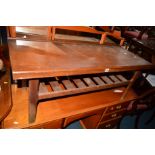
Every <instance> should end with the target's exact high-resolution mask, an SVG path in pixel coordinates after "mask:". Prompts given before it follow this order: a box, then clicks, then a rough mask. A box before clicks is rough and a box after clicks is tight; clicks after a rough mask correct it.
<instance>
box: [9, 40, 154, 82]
mask: <svg viewBox="0 0 155 155" xmlns="http://www.w3.org/2000/svg"><path fill="white" fill-rule="evenodd" d="M9 51H10V59H11V66H12V72H13V79H14V80H15V79H31V78H44V77H50V76H66V75H74V74H86V73H88V74H89V73H90V74H91V73H101V72H113V71H116V72H117V71H131V70H143V69H151V68H154V66H153V65H152V64H151V63H149V62H147V61H146V60H144V59H142V58H140V57H138V56H136V55H134V54H133V53H130V52H129V51H127V50H125V49H123V48H121V47H118V46H107V45H98V44H90V43H89V44H88V43H80V44H79V43H77V42H71V43H69V42H60V41H54V42H38V41H24V40H10V41H9Z"/></svg>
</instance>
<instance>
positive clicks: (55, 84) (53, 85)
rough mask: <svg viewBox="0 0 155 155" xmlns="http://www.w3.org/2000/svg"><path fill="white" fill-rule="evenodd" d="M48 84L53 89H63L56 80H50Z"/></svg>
mask: <svg viewBox="0 0 155 155" xmlns="http://www.w3.org/2000/svg"><path fill="white" fill-rule="evenodd" d="M50 86H51V87H52V89H53V90H54V91H61V90H63V89H62V88H61V86H60V84H59V83H58V82H57V81H51V82H50Z"/></svg>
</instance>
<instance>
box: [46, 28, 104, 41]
mask: <svg viewBox="0 0 155 155" xmlns="http://www.w3.org/2000/svg"><path fill="white" fill-rule="evenodd" d="M57 29H61V30H68V31H75V32H85V33H91V34H98V35H101V39H100V40H99V44H104V42H105V40H106V35H107V33H105V32H102V31H98V30H96V29H94V28H92V27H89V26H49V27H48V38H49V40H54V39H55V34H56V30H57Z"/></svg>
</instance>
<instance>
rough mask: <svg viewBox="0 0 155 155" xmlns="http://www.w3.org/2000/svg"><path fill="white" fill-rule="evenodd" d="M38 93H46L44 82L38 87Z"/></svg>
mask: <svg viewBox="0 0 155 155" xmlns="http://www.w3.org/2000/svg"><path fill="white" fill-rule="evenodd" d="M39 93H43V94H44V93H48V89H47V87H46V85H45V83H44V82H41V83H40V85H39Z"/></svg>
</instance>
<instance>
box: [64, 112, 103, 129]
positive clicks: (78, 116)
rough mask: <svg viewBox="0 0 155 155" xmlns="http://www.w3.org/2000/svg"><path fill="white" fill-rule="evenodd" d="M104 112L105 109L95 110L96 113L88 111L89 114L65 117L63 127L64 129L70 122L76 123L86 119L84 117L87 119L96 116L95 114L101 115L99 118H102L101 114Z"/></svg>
mask: <svg viewBox="0 0 155 155" xmlns="http://www.w3.org/2000/svg"><path fill="white" fill-rule="evenodd" d="M104 110H105V109H102V110H96V111H90V112H85V113H82V114H77V115H73V116H70V117H67V118H66V119H65V121H64V127H66V126H67V125H69V124H70V123H71V122H73V121H76V120H78V119H83V118H86V117H89V116H93V115H96V114H101V116H102V113H103V112H104Z"/></svg>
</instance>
